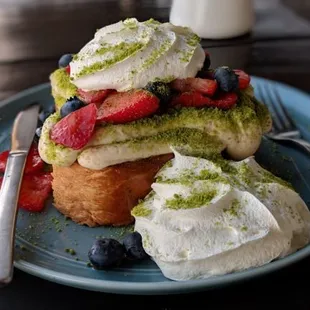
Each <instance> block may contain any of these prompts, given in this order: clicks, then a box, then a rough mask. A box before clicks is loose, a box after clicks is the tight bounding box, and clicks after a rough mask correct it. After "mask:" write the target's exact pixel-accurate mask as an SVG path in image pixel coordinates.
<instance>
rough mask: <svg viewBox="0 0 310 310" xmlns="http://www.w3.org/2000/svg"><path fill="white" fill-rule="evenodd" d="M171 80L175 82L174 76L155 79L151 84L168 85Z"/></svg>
mask: <svg viewBox="0 0 310 310" xmlns="http://www.w3.org/2000/svg"><path fill="white" fill-rule="evenodd" d="M173 80H175V76H173V75H168V76H166V77H165V78H161V77H157V78H155V79H154V81H153V82H163V83H166V84H168V83H170V82H172V81H173Z"/></svg>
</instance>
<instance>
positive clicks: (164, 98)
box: [144, 82, 171, 104]
mask: <svg viewBox="0 0 310 310" xmlns="http://www.w3.org/2000/svg"><path fill="white" fill-rule="evenodd" d="M144 89H146V90H147V91H149V92H151V93H152V94H154V95H155V96H156V97H158V98H159V100H160V102H161V103H162V104H167V103H168V102H169V101H170V98H171V89H170V87H169V86H168V85H167V84H166V83H163V82H150V83H148V84H147V85H146V86H145V88H144Z"/></svg>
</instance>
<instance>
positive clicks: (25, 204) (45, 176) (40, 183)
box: [0, 173, 53, 212]
mask: <svg viewBox="0 0 310 310" xmlns="http://www.w3.org/2000/svg"><path fill="white" fill-rule="evenodd" d="M52 179H53V178H52V176H51V174H50V173H41V174H35V175H24V176H23V180H22V184H21V188H20V193H19V199H18V207H19V208H22V209H25V210H27V211H32V212H40V211H41V210H42V209H43V208H44V205H45V201H46V199H47V198H48V196H49V194H50V193H51V191H52ZM2 181H3V178H1V177H0V188H1V184H2Z"/></svg>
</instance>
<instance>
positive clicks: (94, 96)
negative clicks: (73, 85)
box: [78, 89, 112, 104]
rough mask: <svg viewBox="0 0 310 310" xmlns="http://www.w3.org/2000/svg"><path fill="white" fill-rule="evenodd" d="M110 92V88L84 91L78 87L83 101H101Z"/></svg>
mask: <svg viewBox="0 0 310 310" xmlns="http://www.w3.org/2000/svg"><path fill="white" fill-rule="evenodd" d="M111 92H112V90H111V89H104V90H92V91H84V90H82V89H78V94H79V97H80V99H81V100H82V101H84V102H85V103H87V104H88V103H99V102H100V103H101V102H102V101H103V100H104V99H105V98H106V97H107V96H108V94H110V93H111Z"/></svg>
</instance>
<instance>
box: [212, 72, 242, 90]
mask: <svg viewBox="0 0 310 310" xmlns="http://www.w3.org/2000/svg"><path fill="white" fill-rule="evenodd" d="M214 78H215V79H216V81H217V83H218V85H219V88H220V89H221V90H223V91H225V92H230V91H234V90H236V89H238V86H239V79H238V76H237V74H236V73H235V72H234V71H233V70H231V69H230V68H228V67H218V68H216V69H215V72H214Z"/></svg>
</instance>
